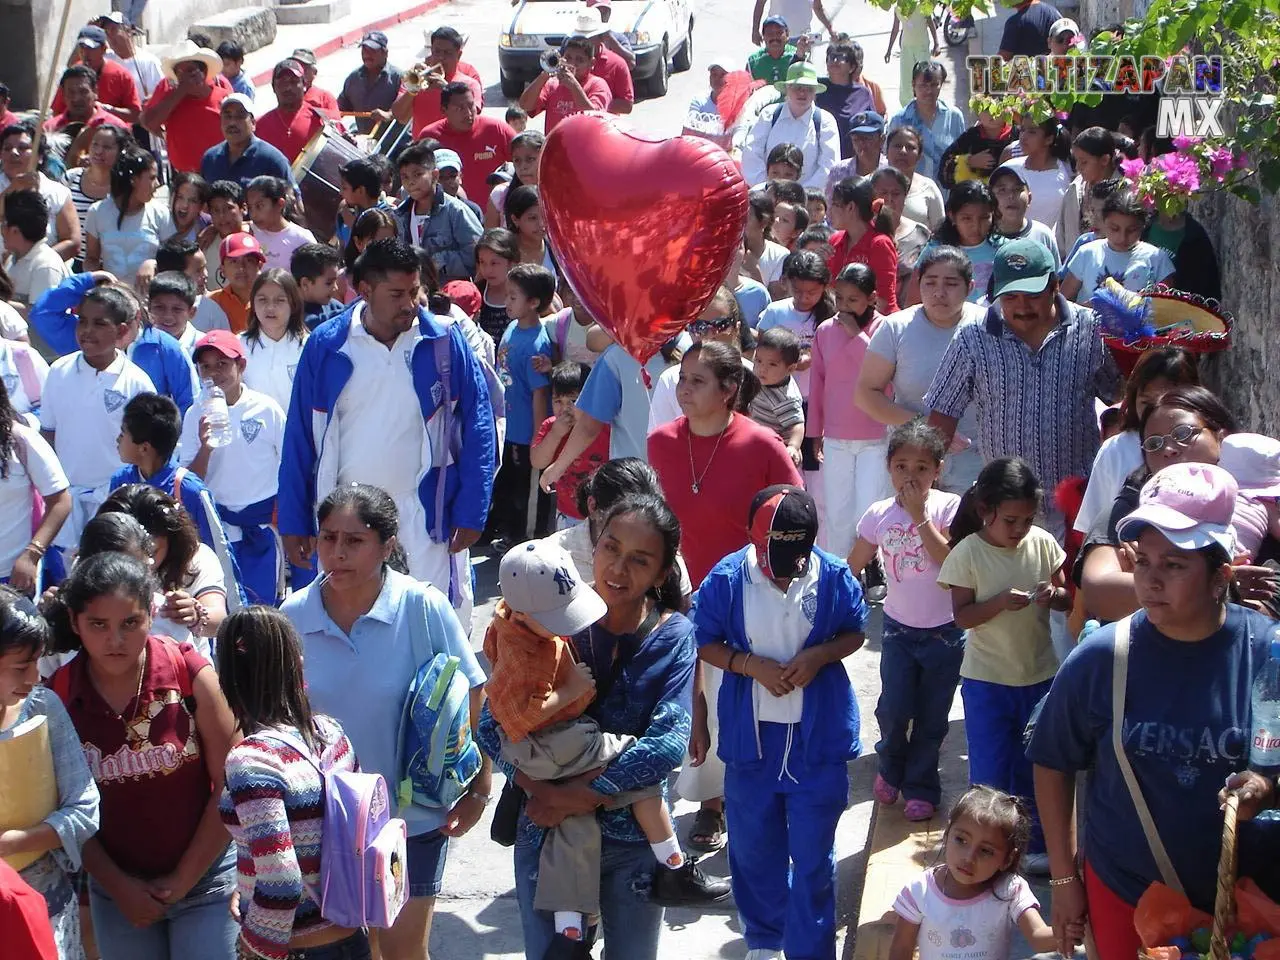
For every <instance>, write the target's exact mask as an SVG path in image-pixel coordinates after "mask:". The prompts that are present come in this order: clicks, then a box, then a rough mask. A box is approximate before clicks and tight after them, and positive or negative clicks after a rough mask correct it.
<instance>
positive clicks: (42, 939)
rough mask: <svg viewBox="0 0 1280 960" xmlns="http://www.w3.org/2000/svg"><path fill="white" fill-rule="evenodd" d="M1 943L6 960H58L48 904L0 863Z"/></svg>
mask: <svg viewBox="0 0 1280 960" xmlns="http://www.w3.org/2000/svg"><path fill="white" fill-rule="evenodd" d="M0 943H3V944H4V955H5V958H6V960H58V945H57V944H56V943H55V942H54V939H53V924H52V923H50V921H49V904H48V903H46V902H45V899H44V897H43V896H41V895H40V894H38V893H36V892H35V890H34V889H33V888H32V886H31V884H29V883H27V881H25V880H23V879H22V877H21V876H19V875H18V871H17V870H15V869H13V867H11V866H9V865H8V864H7V863H5V862H4V861H3V860H0Z"/></svg>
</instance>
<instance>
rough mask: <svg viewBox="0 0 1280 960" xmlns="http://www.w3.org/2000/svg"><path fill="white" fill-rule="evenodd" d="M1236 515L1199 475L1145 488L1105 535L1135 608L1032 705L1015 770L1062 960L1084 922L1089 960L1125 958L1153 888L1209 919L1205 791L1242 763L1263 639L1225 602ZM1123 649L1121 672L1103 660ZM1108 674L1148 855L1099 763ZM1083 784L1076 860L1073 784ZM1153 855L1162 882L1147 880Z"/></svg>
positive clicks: (1121, 786)
mask: <svg viewBox="0 0 1280 960" xmlns="http://www.w3.org/2000/svg"><path fill="white" fill-rule="evenodd" d="M1166 442H1167V441H1166ZM1235 499H1236V482H1235V481H1234V480H1233V479H1232V478H1231V475H1230V474H1229V473H1227V472H1226V471H1225V470H1223V469H1222V468H1220V467H1217V466H1214V465H1212V464H1205V463H1178V464H1175V465H1173V466H1168V467H1165V468H1164V469H1163V470H1161V471H1160V472H1159V473H1157V474H1156V475H1155V476H1154V477H1153V478H1152V479H1151V480H1150V481H1148V482H1147V484H1146V485H1145V486H1144V487H1143V489H1142V493H1141V495H1140V498H1139V501H1138V506H1137V509H1136V510H1134V511H1133V512H1132V513H1130V514H1129V515H1128V516H1126V517H1125V518H1124V519H1123V520H1121V521H1120V523H1119V525H1118V527H1117V532H1118V534H1119V536H1120V538H1121V539H1122V540H1123V541H1125V542H1129V543H1132V544H1133V545H1134V550H1135V557H1136V559H1135V562H1134V572H1133V583H1134V589H1135V591H1136V593H1137V597H1138V602H1139V604H1140V607H1141V608H1140V609H1139V610H1138V611H1137V613H1135V614H1133V615H1132V616H1130V617H1126V618H1125V619H1123V620H1121V621H1119V622H1118V623H1114V624H1109V625H1107V626H1105V627H1102V628H1100V629H1099V630H1098V631H1097V632H1095V633H1094V634H1092V635H1091V636H1090V637H1089V638H1088V639H1087V640H1085V641H1084V642H1083V643H1082V644H1080V646H1078V647H1077V648H1076V649H1075V650H1074V651H1072V653H1071V655H1070V656H1068V657H1067V659H1066V661H1065V662H1064V663H1063V665H1062V668H1061V670H1060V671H1059V672H1058V675H1057V677H1055V678H1054V681H1053V687H1052V689H1051V690H1050V691H1049V695H1048V697H1047V698H1046V699H1045V701H1044V707H1043V711H1042V713H1041V715H1040V717H1039V720H1038V722H1037V723H1036V727H1035V732H1034V734H1033V736H1032V740H1031V745H1030V747H1029V749H1028V750H1027V756H1028V757H1029V759H1030V760H1031V761H1032V762H1033V763H1034V764H1035V785H1036V804H1037V806H1038V808H1039V811H1040V816H1041V820H1042V823H1043V827H1044V834H1045V843H1046V844H1047V846H1048V852H1049V863H1050V869H1051V873H1052V876H1053V878H1054V879H1053V880H1052V881H1051V883H1052V884H1053V905H1052V906H1053V909H1052V921H1053V928H1054V931H1055V933H1056V934H1057V936H1058V938H1059V940H1060V944H1059V946H1060V948H1061V949H1062V950H1063V951H1064V952H1065V953H1070V951H1071V949H1072V946H1073V944H1072V942H1071V940H1072V937H1071V935H1070V934H1069V933H1067V931H1068V930H1069V929H1070V925H1071V924H1073V923H1074V922H1076V921H1081V920H1083V919H1084V918H1085V917H1086V916H1087V917H1088V920H1089V923H1090V926H1091V928H1092V931H1093V937H1094V940H1095V942H1096V944H1097V948H1098V954H1097V955H1098V956H1099V957H1100V958H1102V960H1113V958H1114V960H1120V958H1126V960H1127V958H1130V957H1132V956H1133V955H1134V954H1135V953H1136V952H1137V951H1138V949H1139V942H1138V935H1137V932H1136V930H1135V929H1134V923H1133V914H1134V905H1135V904H1136V903H1137V902H1138V899H1139V897H1141V896H1142V894H1143V893H1144V892H1145V891H1146V889H1147V887H1148V886H1150V885H1151V884H1152V883H1154V882H1156V881H1161V880H1163V882H1165V883H1166V884H1172V883H1177V882H1180V883H1181V885H1182V886H1183V887H1184V888H1185V890H1186V893H1187V896H1188V897H1189V898H1190V899H1191V902H1192V904H1193V905H1194V906H1196V907H1198V908H1199V909H1201V910H1209V911H1211V910H1212V909H1213V904H1214V893H1215V886H1216V882H1217V863H1218V852H1219V849H1220V844H1221V836H1222V813H1221V811H1220V809H1219V798H1218V790H1219V788H1220V787H1221V786H1222V784H1223V782H1224V781H1225V780H1226V779H1227V777H1228V776H1230V775H1231V774H1234V773H1236V772H1238V771H1241V770H1243V769H1244V768H1245V767H1246V765H1247V764H1248V762H1249V745H1250V742H1251V739H1252V732H1251V717H1250V694H1251V690H1252V687H1253V680H1254V677H1255V676H1256V674H1257V672H1258V671H1259V670H1261V669H1262V667H1263V666H1264V664H1265V663H1266V662H1267V653H1268V643H1269V641H1270V639H1271V634H1272V631H1273V630H1274V629H1275V626H1276V625H1275V623H1273V622H1272V621H1271V620H1269V619H1267V618H1266V617H1265V616H1263V615H1262V614H1259V613H1255V612H1254V611H1252V610H1248V609H1246V608H1244V607H1241V606H1237V605H1235V604H1233V603H1231V602H1230V600H1229V597H1228V589H1229V586H1230V583H1231V581H1232V578H1233V571H1232V567H1231V558H1232V553H1233V550H1234V546H1235V537H1234V534H1233V533H1232V529H1231V518H1232V514H1233V512H1234V509H1235ZM1126 648H1127V666H1121V664H1123V663H1124V662H1125V661H1124V660H1122V659H1119V658H1118V653H1117V652H1118V651H1124V650H1126ZM1117 669H1125V670H1127V675H1128V682H1127V683H1126V684H1125V685H1124V687H1123V688H1122V691H1121V693H1120V694H1119V695H1120V696H1121V697H1123V699H1122V701H1121V702H1122V706H1123V713H1122V716H1121V717H1120V718H1119V722H1120V731H1121V735H1122V736H1123V743H1124V747H1123V760H1124V764H1125V765H1128V766H1131V767H1132V770H1133V775H1134V776H1135V777H1136V783H1137V788H1138V790H1139V791H1140V792H1141V798H1142V800H1143V801H1144V802H1145V804H1146V805H1147V807H1148V808H1149V809H1150V813H1151V820H1152V821H1153V823H1154V827H1155V836H1156V837H1157V838H1158V840H1156V841H1154V842H1153V841H1149V840H1148V837H1147V835H1146V833H1145V831H1144V829H1143V826H1142V823H1141V821H1140V818H1139V815H1138V813H1137V808H1136V801H1135V794H1134V793H1133V792H1131V791H1130V788H1129V786H1128V785H1127V784H1126V776H1125V772H1124V770H1123V768H1122V763H1121V762H1120V759H1119V755H1118V754H1117V753H1116V751H1115V749H1114V743H1115V740H1114V739H1113V737H1115V736H1116V731H1115V710H1114V709H1113V704H1114V699H1113V697H1115V696H1116V691H1115V689H1114V687H1113V683H1114V681H1115V678H1116V672H1115V671H1116V670H1117ZM1090 768H1092V774H1091V777H1090V783H1089V790H1088V793H1087V794H1086V795H1085V797H1084V800H1083V804H1084V815H1085V823H1084V830H1083V836H1084V845H1083V849H1082V850H1080V851H1077V850H1076V848H1075V840H1074V837H1075V830H1074V829H1073V828H1074V822H1075V817H1074V813H1073V809H1074V801H1075V783H1076V774H1077V773H1079V772H1081V771H1084V770H1087V769H1090ZM1258 829H1259V828H1258V827H1254V826H1252V825H1245V826H1242V827H1241V840H1242V842H1241V844H1240V848H1241V850H1242V851H1243V852H1245V854H1246V855H1247V854H1248V853H1249V851H1251V850H1256V849H1257V848H1258V846H1259V839H1260V834H1259V833H1258V832H1255V831H1258ZM1156 849H1160V850H1161V852H1163V853H1166V854H1167V863H1168V865H1169V866H1168V872H1169V873H1172V874H1174V875H1176V876H1175V877H1167V876H1165V871H1162V870H1161V869H1160V868H1158V867H1157V863H1158V862H1159V860H1158V857H1159V855H1158V854H1157V853H1156V852H1155V850H1156ZM1078 854H1079V855H1081V859H1082V860H1083V867H1082V868H1081V867H1079V866H1078V863H1079V861H1078V860H1077V855H1078ZM1247 859H1248V857H1247V856H1245V857H1242V864H1241V868H1242V872H1243V871H1245V870H1247V869H1248V867H1249V865H1248V864H1247V863H1246V862H1245V861H1246V860H1247ZM1078 870H1082V873H1079V872H1077V871H1078Z"/></svg>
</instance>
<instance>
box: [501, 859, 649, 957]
mask: <svg viewBox="0 0 1280 960" xmlns="http://www.w3.org/2000/svg"><path fill="white" fill-rule="evenodd" d="M539 852H540V848H539V845H537V844H532V843H517V844H516V847H515V868H516V899H517V900H519V902H520V923H521V926H523V928H524V955H525V958H526V960H542V956H543V954H545V953H546V952H547V947H548V946H549V945H550V944H551V941H552V939H553V938H554V937H555V932H556V930H555V923H554V921H553V918H552V915H551V914H550V913H548V912H546V911H544V910H535V909H534V908H533V896H534V894H535V893H536V892H537V887H538V854H539ZM654 866H655V861H654V859H653V851H652V850H650V849H649V847H648V846H647V845H646V844H642V843H641V844H636V843H618V842H617V841H615V840H609V839H607V838H606V839H605V841H604V844H603V846H602V849H601V851H600V922H601V924H602V926H603V928H604V929H603V933H604V937H605V942H606V946H605V957H606V958H607V960H657V956H658V936H659V935H660V934H661V932H662V907H659V906H657V905H656V904H654V903H651V902H650V901H649V900H648V898H647V896H646V893H647V887H648V883H649V879H650V878H651V877H652V876H653V868H654ZM611 933H612V935H613V937H612V939H610V934H611Z"/></svg>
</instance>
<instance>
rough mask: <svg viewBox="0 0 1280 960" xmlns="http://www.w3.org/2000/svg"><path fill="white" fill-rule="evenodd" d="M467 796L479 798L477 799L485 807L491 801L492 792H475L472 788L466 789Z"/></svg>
mask: <svg viewBox="0 0 1280 960" xmlns="http://www.w3.org/2000/svg"><path fill="white" fill-rule="evenodd" d="M467 796H468V797H471V798H473V799H475V800H479V801H480V802H481V803H483V804H484V805H485V806H486V807H487V806H488V805H489V804H490V803H492V802H493V794H492V793H476V791H474V790H468V791H467Z"/></svg>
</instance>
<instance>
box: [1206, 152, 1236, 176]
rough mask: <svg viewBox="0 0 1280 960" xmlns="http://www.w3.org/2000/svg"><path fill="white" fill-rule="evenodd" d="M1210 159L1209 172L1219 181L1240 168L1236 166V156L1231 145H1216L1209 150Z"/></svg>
mask: <svg viewBox="0 0 1280 960" xmlns="http://www.w3.org/2000/svg"><path fill="white" fill-rule="evenodd" d="M1208 160H1209V172H1210V173H1212V174H1213V176H1214V178H1215V179H1217V181H1218V182H1219V183H1222V181H1223V180H1225V179H1226V178H1227V174H1229V173H1230V172H1231V171H1232V170H1235V169H1238V168H1237V167H1236V166H1235V163H1236V158H1235V156H1234V155H1233V154H1232V152H1231V148H1230V147H1214V148H1213V149H1212V150H1210V151H1209V154H1208Z"/></svg>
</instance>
